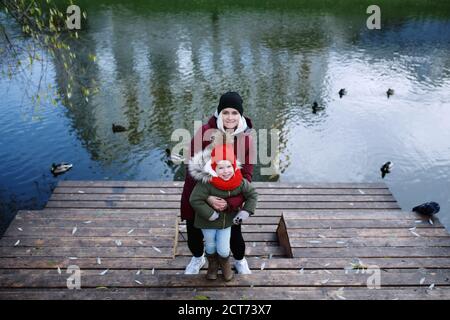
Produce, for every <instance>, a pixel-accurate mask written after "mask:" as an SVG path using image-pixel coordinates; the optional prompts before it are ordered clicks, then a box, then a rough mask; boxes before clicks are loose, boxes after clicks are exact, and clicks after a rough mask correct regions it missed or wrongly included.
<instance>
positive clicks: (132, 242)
mask: <svg viewBox="0 0 450 320" xmlns="http://www.w3.org/2000/svg"><path fill="white" fill-rule="evenodd" d="M117 240H120V242H121V243H122V244H121V246H122V247H153V246H155V247H172V246H173V245H174V243H173V242H174V236H173V235H170V236H169V235H168V236H148V237H124V238H121V239H118V238H112V237H41V238H32V237H27V238H22V239H20V246H21V247H40V248H42V247H109V246H117V244H116V241H117ZM16 242H17V239H16V238H14V237H4V238H2V239H1V240H0V247H14V244H15V243H16ZM182 242H185V241H182ZM274 244H275V243H274V242H272V245H274Z"/></svg>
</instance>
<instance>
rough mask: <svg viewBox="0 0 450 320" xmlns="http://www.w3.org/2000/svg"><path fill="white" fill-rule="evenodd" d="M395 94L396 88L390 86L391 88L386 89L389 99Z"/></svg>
mask: <svg viewBox="0 0 450 320" xmlns="http://www.w3.org/2000/svg"><path fill="white" fill-rule="evenodd" d="M393 94H394V89H391V88H389V89H388V90H387V91H386V95H387V97H388V99H389V97H390V96H392V95H393Z"/></svg>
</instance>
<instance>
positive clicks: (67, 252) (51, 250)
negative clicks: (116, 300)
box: [0, 242, 284, 258]
mask: <svg viewBox="0 0 450 320" xmlns="http://www.w3.org/2000/svg"><path fill="white" fill-rule="evenodd" d="M170 244H171V242H170ZM245 251H246V255H252V256H269V255H273V256H284V250H283V248H281V247H279V246H268V245H266V243H262V244H260V243H258V244H256V246H255V247H253V246H247V247H246V250H245ZM176 255H183V256H192V253H191V252H190V250H189V249H188V247H187V243H185V242H184V243H179V244H178V246H177V251H176ZM23 256H43V257H44V256H62V257H76V258H85V257H110V258H114V257H141V258H161V257H165V258H173V256H174V255H173V245H170V246H169V245H166V246H161V247H143V246H127V247H125V246H123V245H122V246H112V244H110V246H109V247H21V246H16V247H0V257H23Z"/></svg>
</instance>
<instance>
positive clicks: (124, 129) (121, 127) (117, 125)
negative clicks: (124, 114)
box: [112, 123, 127, 133]
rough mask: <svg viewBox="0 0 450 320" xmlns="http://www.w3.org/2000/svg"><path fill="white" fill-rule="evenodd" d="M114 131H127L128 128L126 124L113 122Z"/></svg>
mask: <svg viewBox="0 0 450 320" xmlns="http://www.w3.org/2000/svg"><path fill="white" fill-rule="evenodd" d="M112 131H113V132H114V133H116V132H124V131H127V128H125V127H124V126H121V125H120V124H114V123H113V124H112Z"/></svg>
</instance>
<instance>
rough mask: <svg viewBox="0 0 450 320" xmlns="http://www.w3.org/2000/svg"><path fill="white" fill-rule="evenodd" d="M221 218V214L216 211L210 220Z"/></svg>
mask: <svg viewBox="0 0 450 320" xmlns="http://www.w3.org/2000/svg"><path fill="white" fill-rule="evenodd" d="M217 219H219V214H218V213H217V212H215V211H214V213H213V214H212V215H211V217H209V219H208V220H209V221H215V220H217Z"/></svg>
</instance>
